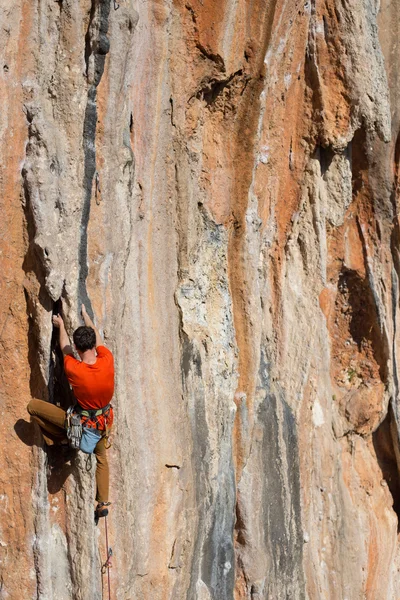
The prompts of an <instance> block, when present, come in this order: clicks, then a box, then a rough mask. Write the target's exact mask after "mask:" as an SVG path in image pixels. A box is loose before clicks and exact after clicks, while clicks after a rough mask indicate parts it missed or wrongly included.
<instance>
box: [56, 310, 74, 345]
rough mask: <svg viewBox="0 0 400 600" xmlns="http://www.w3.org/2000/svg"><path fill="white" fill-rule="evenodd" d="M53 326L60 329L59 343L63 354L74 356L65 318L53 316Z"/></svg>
mask: <svg viewBox="0 0 400 600" xmlns="http://www.w3.org/2000/svg"><path fill="white" fill-rule="evenodd" d="M53 325H54V327H57V329H59V338H58V339H59V342H60V348H61V350H62V352H63V354H72V355H73V354H74V351H73V349H72V346H71V342H70V341H69V337H68V333H67V331H66V329H65V325H64V321H63V318H62V317H61V316H60V315H54V316H53Z"/></svg>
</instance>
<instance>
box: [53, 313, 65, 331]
mask: <svg viewBox="0 0 400 600" xmlns="http://www.w3.org/2000/svg"><path fill="white" fill-rule="evenodd" d="M53 325H54V327H57V329H59V328H60V327H62V326H63V325H64V321H63V319H62V317H60V315H54V316H53Z"/></svg>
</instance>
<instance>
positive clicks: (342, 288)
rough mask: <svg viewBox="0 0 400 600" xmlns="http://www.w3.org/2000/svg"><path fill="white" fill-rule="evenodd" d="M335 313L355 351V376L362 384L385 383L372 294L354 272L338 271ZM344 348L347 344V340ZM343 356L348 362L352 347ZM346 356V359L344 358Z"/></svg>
mask: <svg viewBox="0 0 400 600" xmlns="http://www.w3.org/2000/svg"><path fill="white" fill-rule="evenodd" d="M338 290H339V294H338V299H337V301H336V309H337V311H338V312H339V314H340V317H341V318H340V321H341V323H340V328H343V329H344V332H343V334H344V337H346V334H345V331H346V330H347V331H348V333H349V334H350V336H351V340H352V344H353V347H354V348H356V352H357V354H358V356H357V366H358V368H359V370H360V373H359V376H360V377H361V379H363V381H364V382H368V381H371V380H374V379H375V380H376V379H378V378H379V379H380V380H381V381H382V382H384V383H385V382H386V381H387V348H386V344H385V343H384V340H383V336H382V333H381V330H380V326H379V317H378V312H377V308H376V304H375V299H374V296H373V292H372V290H371V287H370V283H369V280H368V278H367V277H362V276H361V275H360V274H359V273H358V272H357V271H353V270H351V269H347V268H345V267H343V268H342V271H341V273H340V276H339V281H338ZM347 344H348V340H347ZM346 348H349V350H348V351H347V352H344V354H345V355H346V356H345V357H343V359H346V357H347V358H348V359H349V360H350V355H353V354H354V352H353V350H352V346H351V345H350V346H346ZM347 354H349V356H347Z"/></svg>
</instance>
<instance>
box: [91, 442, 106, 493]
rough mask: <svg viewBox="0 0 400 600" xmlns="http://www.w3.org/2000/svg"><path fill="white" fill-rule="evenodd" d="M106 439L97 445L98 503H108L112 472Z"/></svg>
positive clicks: (95, 451) (95, 450)
mask: <svg viewBox="0 0 400 600" xmlns="http://www.w3.org/2000/svg"><path fill="white" fill-rule="evenodd" d="M106 452H107V450H106V438H105V437H103V438H101V440H100V441H99V442H98V443H97V446H96V448H95V449H94V453H95V455H96V462H97V465H96V488H97V489H96V500H97V502H108V487H109V479H110V470H109V467H108V460H107V454H106Z"/></svg>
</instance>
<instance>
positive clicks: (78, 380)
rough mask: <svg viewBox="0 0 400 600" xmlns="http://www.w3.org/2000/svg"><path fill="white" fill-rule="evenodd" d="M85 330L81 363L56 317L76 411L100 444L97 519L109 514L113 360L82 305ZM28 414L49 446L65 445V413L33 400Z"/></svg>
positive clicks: (78, 343) (78, 340)
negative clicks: (109, 445) (109, 433)
mask: <svg viewBox="0 0 400 600" xmlns="http://www.w3.org/2000/svg"><path fill="white" fill-rule="evenodd" d="M82 317H83V321H84V323H85V325H84V326H82V327H78V329H76V331H74V334H73V339H74V344H75V348H76V350H77V352H78V355H79V357H80V359H81V360H80V361H79V360H77V359H76V358H75V357H74V355H73V349H72V346H71V344H70V340H69V337H68V334H67V332H66V329H65V325H64V321H63V319H62V317H61V316H60V315H56V316H54V317H53V324H54V326H55V327H57V328H58V329H59V343H60V347H61V350H62V352H63V355H64V369H65V373H66V376H67V378H68V381H69V383H70V384H71V386H72V389H73V391H74V394H75V397H76V399H77V402H78V404H77V405H76V407H75V409H74V410H75V411H76V412H77V413H78V414H80V416H81V422H82V426H83V427H85V428H89V429H90V430H91V431H96V432H97V433H98V435H99V441H98V442H97V444H96V446H95V448H94V454H95V456H96V463H97V465H96V487H97V491H96V500H97V502H98V504H97V506H96V509H95V516H96V518H97V519H98V518H99V517H105V516H106V515H107V514H108V508H107V507H108V506H109V505H110V502H109V501H108V490H109V467H108V460H107V456H106V450H107V448H108V446H107V442H108V432H109V430H110V428H111V426H112V422H113V409H112V407H111V406H110V402H111V399H112V396H113V393H114V358H113V355H112V354H111V352H110V350H108V349H107V348H106V347H105V346H104V345H103V342H102V339H101V337H100V334H99V332H98V330H97V328H96V327H95V325H94V324H93V321H92V320H91V318H90V317H89V315H88V313H87V311H86V308H85V306H84V305H83V304H82ZM27 408H28V412H29V414H30V415H31V416H32V418H33V419H34V420H35V421H36V422H37V423H38V424H39V426H40V428H41V430H42V433H43V437H44V439H45V442H46V443H47V444H49V445H52V444H54V443H63V442H65V441H66V440H67V437H66V429H65V422H66V412H65V411H64V410H62V409H61V408H59V407H57V406H55V405H54V404H51V403H50V402H44V401H43V400H31V402H30V403H29V404H28V407H27Z"/></svg>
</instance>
